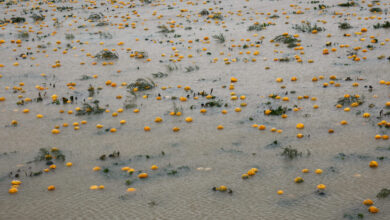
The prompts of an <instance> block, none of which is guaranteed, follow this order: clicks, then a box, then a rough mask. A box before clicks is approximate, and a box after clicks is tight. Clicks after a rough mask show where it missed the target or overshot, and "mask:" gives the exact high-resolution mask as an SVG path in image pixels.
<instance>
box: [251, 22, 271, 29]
mask: <svg viewBox="0 0 390 220" xmlns="http://www.w3.org/2000/svg"><path fill="white" fill-rule="evenodd" d="M268 26H270V24H267V23H263V24H260V23H255V24H253V25H251V26H249V27H248V31H262V30H264V29H265V28H266V27H268Z"/></svg>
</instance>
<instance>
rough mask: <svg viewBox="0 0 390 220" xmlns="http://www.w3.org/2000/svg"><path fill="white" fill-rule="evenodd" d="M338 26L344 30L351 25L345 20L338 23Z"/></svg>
mask: <svg viewBox="0 0 390 220" xmlns="http://www.w3.org/2000/svg"><path fill="white" fill-rule="evenodd" d="M339 28H340V29H343V30H345V29H350V28H352V26H351V25H350V24H348V23H347V22H343V23H340V24H339Z"/></svg>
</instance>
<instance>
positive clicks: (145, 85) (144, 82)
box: [127, 78, 156, 91]
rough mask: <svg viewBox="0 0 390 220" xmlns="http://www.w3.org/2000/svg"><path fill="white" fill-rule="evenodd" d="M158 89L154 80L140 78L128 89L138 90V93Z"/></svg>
mask: <svg viewBox="0 0 390 220" xmlns="http://www.w3.org/2000/svg"><path fill="white" fill-rule="evenodd" d="M154 87H156V84H155V83H154V82H153V80H151V79H149V78H146V79H144V78H139V79H137V80H136V81H135V82H133V83H130V84H129V85H128V86H127V88H129V89H131V90H132V91H133V90H134V89H137V90H138V91H146V90H150V89H153V88H154Z"/></svg>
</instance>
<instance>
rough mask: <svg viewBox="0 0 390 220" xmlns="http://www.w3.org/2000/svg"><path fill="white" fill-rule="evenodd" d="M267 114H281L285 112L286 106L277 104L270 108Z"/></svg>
mask: <svg viewBox="0 0 390 220" xmlns="http://www.w3.org/2000/svg"><path fill="white" fill-rule="evenodd" d="M270 111H271V112H270V113H269V115H283V114H285V113H286V112H287V107H282V106H279V107H278V108H277V109H272V108H271V109H270Z"/></svg>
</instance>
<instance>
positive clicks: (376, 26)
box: [374, 21, 390, 29]
mask: <svg viewBox="0 0 390 220" xmlns="http://www.w3.org/2000/svg"><path fill="white" fill-rule="evenodd" d="M374 28H375V29H379V28H385V29H386V28H390V22H389V21H386V22H384V23H383V24H381V23H377V24H374Z"/></svg>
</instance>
